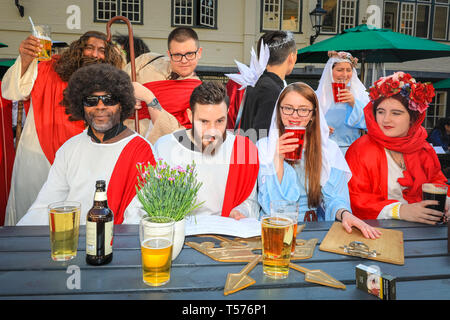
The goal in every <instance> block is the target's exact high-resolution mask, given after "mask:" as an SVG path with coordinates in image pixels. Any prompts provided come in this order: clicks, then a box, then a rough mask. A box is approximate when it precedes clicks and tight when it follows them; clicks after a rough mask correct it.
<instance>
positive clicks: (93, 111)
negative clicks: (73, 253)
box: [18, 64, 155, 225]
mask: <svg viewBox="0 0 450 320" xmlns="http://www.w3.org/2000/svg"><path fill="white" fill-rule="evenodd" d="M135 103H136V99H135V96H134V93H133V86H132V84H131V81H130V78H129V77H128V75H127V74H126V73H125V72H123V71H122V70H119V69H117V68H115V67H113V66H110V65H107V64H95V65H90V66H86V67H82V68H80V69H79V70H77V71H76V72H75V73H74V74H73V76H72V77H71V78H70V80H69V84H68V86H67V89H66V90H65V91H64V100H63V101H62V104H63V105H64V106H65V110H66V111H67V113H68V114H69V115H70V119H71V120H72V121H74V120H83V121H85V122H86V123H87V124H88V129H86V130H84V131H83V132H81V133H80V134H77V135H75V136H74V137H72V138H70V139H69V140H67V141H66V142H65V143H64V144H63V145H62V146H61V148H59V150H58V152H57V153H56V156H55V161H54V162H53V165H52V167H51V168H50V172H49V174H48V178H47V181H46V182H45V184H44V185H43V187H42V189H41V190H40V192H39V194H38V196H37V198H36V201H34V203H33V204H32V206H31V207H30V209H29V210H28V212H27V214H26V215H25V216H24V217H22V219H20V221H19V222H18V225H48V212H47V208H48V205H49V204H50V203H53V202H57V201H77V202H80V203H81V216H80V223H81V224H85V223H86V215H87V213H88V211H89V209H90V208H91V207H92V205H93V200H94V193H95V182H96V181H97V180H105V181H106V183H107V198H108V206H109V208H110V209H111V210H112V212H113V214H114V223H115V224H122V223H139V221H140V219H141V217H142V212H141V211H139V209H138V205H137V204H138V201H139V200H137V197H136V187H135V185H136V181H137V176H138V171H137V168H136V164H137V163H139V162H140V163H142V162H143V163H146V164H147V163H150V164H152V165H154V164H155V159H154V156H153V151H152V146H151V145H150V143H149V142H148V141H147V140H145V139H144V138H143V137H142V136H140V135H138V134H137V133H135V132H134V131H132V130H130V129H128V128H127V127H126V126H125V125H123V121H124V120H125V119H126V118H127V117H128V116H129V115H130V114H132V113H133V111H134V105H135Z"/></svg>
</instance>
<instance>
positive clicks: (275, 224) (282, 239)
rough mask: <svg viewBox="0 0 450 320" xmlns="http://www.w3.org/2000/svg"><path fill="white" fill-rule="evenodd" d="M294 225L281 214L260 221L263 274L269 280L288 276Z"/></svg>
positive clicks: (290, 219)
mask: <svg viewBox="0 0 450 320" xmlns="http://www.w3.org/2000/svg"><path fill="white" fill-rule="evenodd" d="M294 225H295V222H294V220H292V218H289V217H288V216H287V215H283V214H277V215H275V214H274V215H272V214H271V215H270V217H264V218H263V220H262V223H261V228H262V232H261V240H262V256H263V272H264V275H266V276H268V277H269V278H274V279H284V278H287V276H288V274H289V262H290V260H291V250H292V241H293V239H294V237H293V236H294Z"/></svg>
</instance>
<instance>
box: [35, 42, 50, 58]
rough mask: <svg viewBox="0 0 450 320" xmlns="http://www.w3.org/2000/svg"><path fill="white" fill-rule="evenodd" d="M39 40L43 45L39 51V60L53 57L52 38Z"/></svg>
mask: <svg viewBox="0 0 450 320" xmlns="http://www.w3.org/2000/svg"><path fill="white" fill-rule="evenodd" d="M39 41H40V42H41V44H42V45H43V48H42V49H41V51H39V53H38V57H37V59H38V60H39V61H46V60H50V59H51V57H52V40H50V39H48V38H46V39H42V38H40V39H39Z"/></svg>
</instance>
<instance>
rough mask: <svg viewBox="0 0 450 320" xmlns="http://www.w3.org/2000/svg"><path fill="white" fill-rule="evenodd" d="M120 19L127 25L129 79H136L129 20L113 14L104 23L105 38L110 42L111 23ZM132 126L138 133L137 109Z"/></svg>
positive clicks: (131, 29) (131, 30)
mask: <svg viewBox="0 0 450 320" xmlns="http://www.w3.org/2000/svg"><path fill="white" fill-rule="evenodd" d="M117 20H122V21H124V22H125V23H126V24H127V26H128V37H129V42H130V62H131V81H133V82H135V81H136V66H135V63H134V37H133V28H132V27H131V23H130V20H128V19H127V18H126V17H124V16H115V17H113V18H111V19H110V20H109V21H108V23H107V24H106V40H107V41H108V42H111V25H112V24H113V22H114V21H117ZM134 128H135V129H136V132H137V133H139V114H138V110H135V111H134Z"/></svg>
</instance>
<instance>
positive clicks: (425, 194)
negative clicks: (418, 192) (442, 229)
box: [422, 183, 447, 223]
mask: <svg viewBox="0 0 450 320" xmlns="http://www.w3.org/2000/svg"><path fill="white" fill-rule="evenodd" d="M422 200H437V201H438V202H439V203H438V204H434V205H428V206H427V208H430V209H433V210H437V211H440V212H443V213H444V214H445V201H446V200H447V186H446V185H445V184H440V183H424V184H422ZM443 222H444V216H442V219H441V220H440V221H438V223H443Z"/></svg>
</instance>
